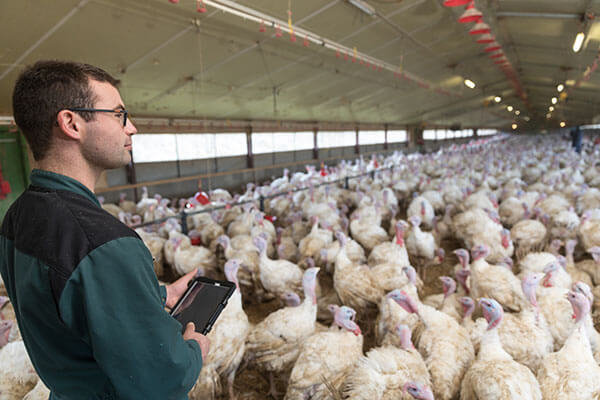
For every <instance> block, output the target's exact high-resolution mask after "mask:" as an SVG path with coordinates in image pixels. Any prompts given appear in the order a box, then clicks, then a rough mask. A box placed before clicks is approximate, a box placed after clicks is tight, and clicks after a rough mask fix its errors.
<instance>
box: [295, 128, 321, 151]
mask: <svg viewBox="0 0 600 400" xmlns="http://www.w3.org/2000/svg"><path fill="white" fill-rule="evenodd" d="M317 137H318V135H317ZM313 147H315V143H314V138H313V132H296V135H295V136H294V150H309V149H312V148H313Z"/></svg>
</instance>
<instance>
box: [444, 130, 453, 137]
mask: <svg viewBox="0 0 600 400" xmlns="http://www.w3.org/2000/svg"><path fill="white" fill-rule="evenodd" d="M446 139H454V131H451V130H450V129H448V130H447V131H446Z"/></svg>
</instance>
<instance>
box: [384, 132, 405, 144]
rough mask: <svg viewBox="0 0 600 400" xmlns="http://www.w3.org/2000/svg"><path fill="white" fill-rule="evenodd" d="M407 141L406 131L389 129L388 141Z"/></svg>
mask: <svg viewBox="0 0 600 400" xmlns="http://www.w3.org/2000/svg"><path fill="white" fill-rule="evenodd" d="M404 142H406V131H405V130H398V131H388V143H404Z"/></svg>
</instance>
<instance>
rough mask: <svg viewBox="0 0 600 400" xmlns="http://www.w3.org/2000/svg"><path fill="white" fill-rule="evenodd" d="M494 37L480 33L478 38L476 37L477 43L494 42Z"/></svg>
mask: <svg viewBox="0 0 600 400" xmlns="http://www.w3.org/2000/svg"><path fill="white" fill-rule="evenodd" d="M495 40H496V39H495V38H494V37H493V36H492V35H490V34H489V33H486V34H485V35H481V36H480V37H479V38H478V39H477V43H481V44H487V43H494V41H495Z"/></svg>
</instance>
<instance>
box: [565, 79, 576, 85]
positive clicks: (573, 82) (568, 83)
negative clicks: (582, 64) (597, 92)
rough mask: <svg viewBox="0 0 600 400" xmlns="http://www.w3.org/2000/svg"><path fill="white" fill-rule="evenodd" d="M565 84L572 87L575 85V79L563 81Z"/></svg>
mask: <svg viewBox="0 0 600 400" xmlns="http://www.w3.org/2000/svg"><path fill="white" fill-rule="evenodd" d="M565 84H566V85H567V86H573V85H574V84H575V79H567V80H566V81H565Z"/></svg>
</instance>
